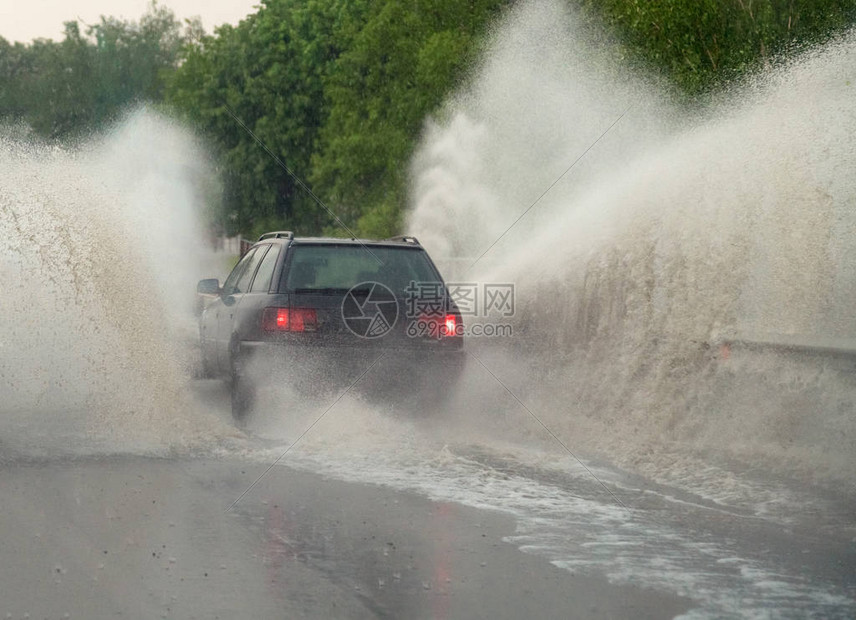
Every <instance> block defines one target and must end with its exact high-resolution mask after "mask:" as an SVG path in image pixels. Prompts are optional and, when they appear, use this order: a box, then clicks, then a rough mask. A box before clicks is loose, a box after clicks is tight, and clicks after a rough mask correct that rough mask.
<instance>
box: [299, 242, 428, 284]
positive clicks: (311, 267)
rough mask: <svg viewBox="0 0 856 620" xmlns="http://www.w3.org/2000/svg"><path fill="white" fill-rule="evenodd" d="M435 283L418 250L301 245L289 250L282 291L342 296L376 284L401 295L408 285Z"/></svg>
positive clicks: (426, 258) (423, 256) (420, 251)
mask: <svg viewBox="0 0 856 620" xmlns="http://www.w3.org/2000/svg"><path fill="white" fill-rule="evenodd" d="M438 280H439V277H438V275H437V274H436V272H435V271H434V269H433V267H432V265H431V262H430V261H429V260H428V256H427V254H426V253H425V251H424V250H422V249H421V248H408V247H401V248H397V247H382V246H381V247H379V246H368V247H364V246H360V245H334V244H324V245H303V244H301V245H294V246H292V248H291V257H290V259H289V266H288V270H287V271H286V273H285V289H286V290H288V291H290V292H296V293H301V292H305V293H310V292H313V293H323V294H344V293H346V292H347V291H348V290H349V289H351V288H352V287H353V286H355V285H357V284H359V283H361V282H380V283H381V284H384V285H386V286H388V287H389V288H390V289H392V290H393V291H394V292H396V293H398V294H402V295H403V294H404V290H405V289H406V288H407V285H408V284H409V283H410V282H437V281H438Z"/></svg>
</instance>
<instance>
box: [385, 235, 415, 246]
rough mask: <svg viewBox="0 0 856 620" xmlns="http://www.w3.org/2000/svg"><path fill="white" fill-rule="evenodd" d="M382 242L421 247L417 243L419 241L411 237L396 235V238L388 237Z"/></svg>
mask: <svg viewBox="0 0 856 620" xmlns="http://www.w3.org/2000/svg"><path fill="white" fill-rule="evenodd" d="M384 241H398V242H400V243H412V244H414V245H421V244H420V243H419V239H417V238H416V237H413V236H411V235H398V236H397V237H389V238H387V239H384Z"/></svg>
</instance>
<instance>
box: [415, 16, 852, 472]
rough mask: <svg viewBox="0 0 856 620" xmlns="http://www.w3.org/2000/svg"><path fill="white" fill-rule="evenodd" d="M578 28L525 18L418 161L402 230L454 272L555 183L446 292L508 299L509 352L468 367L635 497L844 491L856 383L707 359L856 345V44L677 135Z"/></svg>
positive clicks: (825, 371)
mask: <svg viewBox="0 0 856 620" xmlns="http://www.w3.org/2000/svg"><path fill="white" fill-rule="evenodd" d="M579 24H580V21H579V20H578V19H577V17H576V16H575V15H573V14H572V13H570V12H568V10H567V9H566V8H564V7H561V6H560V5H559V3H554V2H546V3H545V2H539V3H525V4H521V5H518V6H517V7H516V8H515V9H514V10H513V11H512V12H511V14H510V16H509V17H508V20H507V22H506V23H505V24H504V26H503V27H502V28H500V29H498V30H497V32H496V34H495V36H494V39H493V41H492V43H491V46H490V49H489V52H488V55H487V57H486V59H485V60H484V62H483V64H482V66H481V68H480V70H479V71H478V74H477V76H476V78H475V79H474V81H473V82H472V83H471V84H470V85H469V86H468V87H467V88H466V89H465V90H464V91H462V92H461V93H460V94H459V95H458V96H456V97H455V98H453V99H452V100H451V101H450V102H449V104H448V106H447V108H446V109H445V110H444V112H443V115H442V117H441V118H439V119H435V120H432V121H429V123H428V124H427V126H426V130H425V137H424V140H423V143H422V146H421V148H420V149H419V151H418V153H417V155H416V157H415V159H414V167H413V175H414V185H413V187H414V193H413V204H412V210H411V213H410V217H409V227H408V231H409V232H412V233H413V234H415V235H417V236H418V237H419V238H420V239H422V240H423V242H424V243H425V244H426V245H427V246H428V249H429V251H431V252H432V253H433V254H435V255H439V256H450V257H466V258H467V259H468V260H461V261H458V262H457V263H455V264H459V265H467V264H469V263H470V262H472V260H473V259H475V258H476V257H478V256H480V255H481V254H482V253H483V252H484V251H485V250H487V249H488V248H489V247H490V246H491V244H492V243H494V241H495V240H496V239H497V238H498V237H500V235H501V234H502V233H503V232H504V231H506V230H507V229H508V228H509V227H510V226H512V224H513V223H514V221H515V220H516V219H517V218H518V217H519V215H520V214H521V213H522V212H523V211H524V210H525V209H526V208H528V207H529V206H530V205H532V204H533V203H534V202H535V201H536V199H537V198H538V197H539V196H540V195H541V193H542V192H543V191H544V190H545V189H546V188H548V187H549V186H550V185H551V184H552V183H553V182H555V181H556V179H560V180H559V181H558V182H557V183H556V185H555V186H554V187H553V188H552V189H551V190H550V191H549V192H548V193H547V194H546V195H545V196H544V197H543V198H542V199H540V200H539V201H538V202H537V204H536V205H535V207H533V208H532V210H531V211H530V212H529V213H528V214H527V215H526V216H525V217H524V218H523V219H522V220H521V221H520V222H519V223H517V224H516V225H514V226H513V227H512V228H511V230H510V231H509V233H508V234H507V235H506V236H505V237H503V238H502V240H501V241H499V242H498V243H497V244H496V245H495V246H494V247H493V248H492V249H491V250H490V251H489V252H488V253H487V254H486V255H485V256H484V257H483V258H482V259H481V260H480V261H479V262H478V263H477V264H476V266H475V268H474V269H472V270H470V271H469V272H466V273H458V274H453V277H463V278H465V279H467V280H473V279H479V280H482V281H501V282H507V281H513V282H515V284H516V286H517V289H516V290H517V298H518V307H517V313H516V319H515V321H516V325H515V330H516V331H515V338H514V339H512V340H507V341H504V342H502V343H501V344H500V343H497V342H493V343H491V344H492V345H494V346H492V347H486V346H485V345H486V343H484V342H482V343H473V344H474V345H475V346H476V347H480V348H481V350H482V351H485V350H488V349H490V348H493V349H494V351H493V356H494V358H495V361H494V362H493V363H494V364H495V370H496V372H497V373H498V375H499V376H501V377H503V378H504V380H506V381H507V382H508V384H509V385H510V386H512V388H513V389H514V390H515V391H516V392H517V393H518V394H519V395H521V396H522V397H523V398H524V400H525V401H527V402H529V403H530V404H531V405H532V406H533V407H536V408H537V409H538V411H539V412H541V413H542V414H543V415H544V416H545V421H548V422H549V424H550V426H551V427H552V428H553V429H555V430H556V431H557V432H558V433H560V434H561V435H562V436H563V437H565V438H566V439H567V440H569V441H571V442H572V443H573V444H574V445H577V446H579V445H584V446H585V447H586V448H588V449H590V450H591V451H595V452H601V453H605V454H607V455H609V456H610V457H611V458H613V459H614V460H616V461H618V462H620V463H622V464H625V465H634V466H636V467H639V468H642V469H645V470H646V472H647V473H649V474H651V473H653V474H659V475H661V476H668V475H669V469H670V467H671V465H666V464H665V463H666V461H663V462H658V459H659V455H660V454H662V453H663V452H666V451H673V450H686V451H689V452H692V453H695V454H698V453H699V452H701V453H710V451H711V450H713V451H714V452H715V453H716V454H720V455H723V454H724V455H727V456H728V457H729V458H732V457H735V456H739V457H740V458H745V459H747V460H749V461H753V462H755V461H759V460H760V461H764V462H765V463H766V464H768V465H770V464H772V465H773V466H774V467H781V468H783V469H788V470H789V471H791V470H797V471H800V472H801V473H805V474H808V475H812V476H818V477H820V478H826V477H831V478H834V479H837V480H844V481H849V482H852V481H853V480H856V459H854V455H856V417H854V416H853V415H852V413H853V408H854V403H856V381H854V379H853V376H854V375H853V372H852V371H853V370H854V368H853V363H852V362H850V361H848V360H847V359H843V358H838V357H836V358H833V357H828V358H827V357H823V356H814V355H811V354H805V355H802V356H799V355H796V356H795V355H793V354H791V353H788V352H782V351H781V350H780V349H770V350H764V351H760V352H745V354H741V355H737V354H736V353H735V355H733V356H730V350H728V349H727V348H726V349H723V350H720V344H722V343H723V342H728V341H730V340H732V339H734V338H744V339H755V340H765V339H770V338H771V337H777V338H780V339H782V338H783V339H787V338H791V339H796V340H799V341H807V342H814V343H829V342H833V343H835V344H836V345H837V346H847V344H848V342H850V343H856V339H854V337H853V334H854V327H853V326H854V325H856V315H854V312H856V311H855V310H854V307H855V306H854V303H853V301H854V299H856V290H854V286H856V251H855V250H856V247H854V243H856V241H854V239H856V237H854V235H853V231H854V227H856V212H854V211H853V209H852V205H853V204H856V179H854V177H853V175H852V174H851V173H850V172H849V171H852V170H853V169H854V165H856V139H854V136H856V131H854V130H856V115H854V114H853V106H852V101H853V96H854V88H856V86H854V85H856V69H854V67H856V62H854V61H856V38H854V36H852V35H851V36H848V37H846V38H844V39H842V40H840V41H837V42H835V43H833V44H830V45H828V46H826V47H824V48H821V49H816V50H812V51H809V52H807V53H805V54H803V55H802V56H801V57H799V58H797V59H794V60H792V61H790V62H788V63H787V64H783V65H782V66H780V67H778V68H776V69H774V70H771V71H768V72H767V73H765V74H762V75H758V76H756V77H755V78H753V79H752V80H751V81H750V82H749V83H747V84H745V85H743V86H742V87H740V88H735V89H734V90H733V91H731V92H729V93H727V94H726V95H724V96H722V97H721V98H720V101H719V102H718V103H717V104H715V105H712V106H711V107H710V108H709V109H706V110H702V111H696V112H693V113H685V112H681V111H680V110H679V109H678V108H676V106H675V105H673V104H672V103H671V102H670V99H669V96H668V94H667V93H665V91H663V90H662V89H660V88H659V87H658V86H657V85H656V83H655V82H654V81H653V80H648V79H646V78H644V77H639V76H637V75H635V74H629V73H628V71H627V70H625V69H624V68H623V67H622V66H621V65H620V63H618V62H617V61H616V54H615V52H614V50H615V49H616V48H615V47H614V46H613V45H612V44H611V43H610V42H609V41H608V40H607V39H604V38H603V37H602V36H601V35H600V34H598V33H597V32H594V31H591V30H588V29H586V28H583V27H581V26H580V25H579ZM628 106H630V111H629V112H628V113H627V115H626V116H625V117H624V118H622V119H621V120H620V121H619V122H618V123H617V124H616V125H615V126H614V128H613V129H611V130H610V131H608V132H607V133H606V135H604V136H603V138H602V139H600V140H599V141H598V137H599V136H600V135H601V134H602V133H603V132H604V131H605V130H606V129H607V128H608V127H609V126H610V125H611V123H613V122H614V121H615V119H616V118H618V117H619V116H620V114H621V113H622V111H623V110H625V109H626V108H627V107H628ZM593 144H594V146H592V145H593ZM590 147H591V150H589V151H588V152H587V153H586V154H585V156H584V157H583V159H582V160H581V161H580V162H579V163H578V164H577V165H575V166H574V167H573V168H571V170H570V171H569V172H568V173H567V174H565V175H564V176H562V175H563V172H564V171H565V170H566V169H567V168H568V166H569V165H570V164H571V163H572V162H573V161H574V160H575V159H576V158H577V157H579V156H580V155H581V154H583V153H584V152H586V149H589V148H590ZM497 349H498V351H497ZM486 380H488V379H486ZM672 458H673V457H672V456H670V457H669V459H668V462H669V463H673V460H672Z"/></svg>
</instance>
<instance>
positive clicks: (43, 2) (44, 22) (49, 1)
mask: <svg viewBox="0 0 856 620" xmlns="http://www.w3.org/2000/svg"><path fill="white" fill-rule="evenodd" d="M260 2H261V0H160V1H159V2H158V4H161V5H164V6H168V7H169V8H171V9H172V10H173V11H174V12H175V14H176V16H177V17H178V18H179V19H184V18H185V17H194V16H197V15H198V16H200V17H201V18H202V23H203V25H204V26H205V31H206V32H211V31H212V30H213V28H214V27H215V26H219V25H220V24H223V23H230V24H237V23H238V22H239V21H240V20H241V19H243V18H244V17H246V16H247V15H248V14H249V13H253V12H254V11H255V8H254V7H255V6H257V5H259V4H260ZM148 5H149V0H23V1H21V0H0V36H2V37H3V38H4V39H6V40H7V41H21V42H28V41H31V40H33V39H35V38H39V37H42V38H46V39H55V40H59V39H62V32H63V26H62V24H63V22H67V21H72V20H75V19H77V20H80V21H82V22H84V23H86V24H94V23H97V22H98V18H99V17H100V16H101V15H113V16H116V17H121V18H124V19H133V20H137V19H139V18H140V16H141V15H142V14H143V13H145V12H146V8H147V7H148Z"/></svg>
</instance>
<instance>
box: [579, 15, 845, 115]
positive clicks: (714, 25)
mask: <svg viewBox="0 0 856 620" xmlns="http://www.w3.org/2000/svg"><path fill="white" fill-rule="evenodd" d="M582 6H583V7H584V8H585V10H586V12H587V13H588V14H589V15H590V16H593V17H594V18H595V19H596V21H597V22H600V23H603V22H605V23H606V25H607V27H608V28H609V29H610V30H612V31H613V32H615V33H617V34H618V36H619V37H620V39H621V40H622V41H623V43H624V44H625V45H626V47H627V50H628V53H629V55H630V56H631V58H633V59H635V60H640V61H641V62H643V63H644V64H647V65H648V66H649V67H651V68H652V69H654V70H655V71H657V72H659V73H663V74H665V75H666V76H667V77H668V78H669V79H670V80H671V81H672V82H673V83H674V84H675V85H676V86H677V88H678V91H679V92H681V93H683V94H684V95H685V96H686V97H687V98H689V99H692V98H694V97H696V96H698V95H702V94H705V93H707V92H710V91H711V89H713V88H716V87H719V86H722V85H723V84H724V83H727V82H728V81H730V80H733V79H735V78H738V77H739V76H741V75H743V74H745V73H746V72H747V71H752V70H755V69H757V68H759V67H764V66H767V65H768V64H769V63H770V62H771V61H772V60H773V59H774V58H775V57H776V56H777V55H778V54H781V53H783V52H786V51H789V50H790V49H791V48H792V47H794V46H805V45H809V44H813V43H818V42H822V41H824V40H826V39H828V38H829V37H832V36H834V35H836V34H838V33H840V32H842V31H844V30H846V29H847V28H850V27H852V26H853V24H854V23H856V2H854V0H655V1H652V2H640V1H639V0H582Z"/></svg>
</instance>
